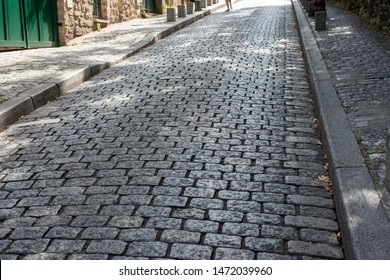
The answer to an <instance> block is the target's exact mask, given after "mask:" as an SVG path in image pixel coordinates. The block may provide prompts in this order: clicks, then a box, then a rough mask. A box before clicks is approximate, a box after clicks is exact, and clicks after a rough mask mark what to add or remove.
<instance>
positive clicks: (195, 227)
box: [184, 220, 219, 233]
mask: <svg viewBox="0 0 390 280" xmlns="http://www.w3.org/2000/svg"><path fill="white" fill-rule="evenodd" d="M218 228H219V223H217V222H211V221H201V220H187V221H186V222H185V224H184V229H185V230H189V231H196V232H213V233H217V232H218Z"/></svg>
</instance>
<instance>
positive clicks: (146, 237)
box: [119, 228, 157, 241]
mask: <svg viewBox="0 0 390 280" xmlns="http://www.w3.org/2000/svg"><path fill="white" fill-rule="evenodd" d="M156 237H157V231H156V230H155V229H151V228H137V229H125V230H121V233H120V234H119V239H120V240H124V241H154V240H155V239H156Z"/></svg>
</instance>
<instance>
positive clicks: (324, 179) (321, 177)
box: [318, 175, 332, 183]
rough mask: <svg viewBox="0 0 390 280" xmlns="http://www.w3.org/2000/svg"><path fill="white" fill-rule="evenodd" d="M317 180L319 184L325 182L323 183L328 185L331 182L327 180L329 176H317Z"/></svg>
mask: <svg viewBox="0 0 390 280" xmlns="http://www.w3.org/2000/svg"><path fill="white" fill-rule="evenodd" d="M318 180H320V181H321V182H325V183H330V182H332V181H331V180H330V178H329V176H325V175H322V176H318Z"/></svg>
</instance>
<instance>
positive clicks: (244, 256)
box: [215, 248, 255, 260]
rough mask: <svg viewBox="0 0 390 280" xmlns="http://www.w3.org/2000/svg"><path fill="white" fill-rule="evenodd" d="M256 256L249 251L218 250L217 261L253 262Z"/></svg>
mask: <svg viewBox="0 0 390 280" xmlns="http://www.w3.org/2000/svg"><path fill="white" fill-rule="evenodd" d="M254 257H255V254H254V253H253V252H252V251H249V250H240V249H228V248H218V249H217V250H216V251H215V259H216V260H253V259H254Z"/></svg>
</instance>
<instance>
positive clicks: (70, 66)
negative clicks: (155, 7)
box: [0, 1, 225, 131]
mask: <svg viewBox="0 0 390 280" xmlns="http://www.w3.org/2000/svg"><path fill="white" fill-rule="evenodd" d="M223 7H225V4H224V2H221V1H220V2H219V3H217V4H215V5H212V6H208V7H207V8H204V9H203V10H202V11H200V12H195V13H194V14H192V15H187V17H185V18H177V21H176V22H167V18H166V15H161V16H152V17H151V18H148V19H134V20H130V21H126V22H123V23H118V24H113V25H109V26H108V27H107V28H105V29H102V30H101V31H100V32H92V33H89V34H87V35H84V36H82V37H79V38H76V39H74V40H73V41H71V42H70V43H68V45H67V46H64V47H60V48H48V49H46V48H45V49H30V50H21V51H13V52H0V131H3V130H4V129H6V128H7V127H8V126H9V125H11V124H12V123H14V122H15V121H17V120H18V119H19V118H20V117H22V116H24V115H26V114H28V113H30V112H32V111H34V110H35V109H36V108H38V107H40V106H42V105H44V104H46V103H47V102H49V101H50V100H53V99H54V98H56V97H58V96H59V95H60V94H61V93H63V92H65V91H67V90H69V89H70V88H73V87H74V86H77V85H78V84H80V83H82V82H83V81H86V80H88V79H89V78H90V77H91V76H94V75H96V74H98V73H100V72H101V71H103V70H104V69H106V68H109V67H111V66H113V65H115V64H117V63H119V62H120V61H123V60H124V59H126V58H127V57H129V56H131V55H132V54H134V53H136V52H138V51H140V50H141V49H142V48H145V47H147V46H148V45H150V44H153V43H154V42H156V41H158V40H160V39H162V38H164V37H166V36H168V35H170V34H171V33H173V32H174V31H176V30H178V29H181V28H183V27H185V26H186V25H188V24H191V23H192V22H194V21H197V20H199V19H201V18H202V17H204V16H206V15H208V14H210V13H212V12H215V11H217V10H218V9H221V8H223ZM7 100H8V102H5V101H7Z"/></svg>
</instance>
